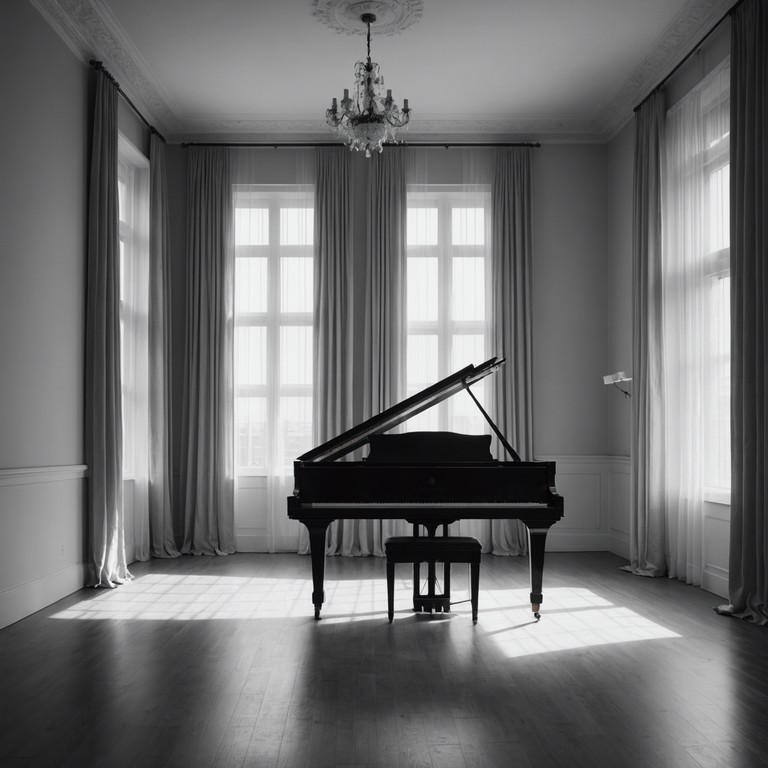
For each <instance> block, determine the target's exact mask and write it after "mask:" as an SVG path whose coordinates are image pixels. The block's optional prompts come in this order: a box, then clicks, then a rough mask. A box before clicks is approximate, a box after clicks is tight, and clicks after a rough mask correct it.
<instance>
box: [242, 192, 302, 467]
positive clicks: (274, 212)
mask: <svg viewBox="0 0 768 768" xmlns="http://www.w3.org/2000/svg"><path fill="white" fill-rule="evenodd" d="M313 205H314V204H313V197H312V191H311V189H306V188H303V187H297V186H292V187H284V186H271V187H256V186H236V187H235V189H234V217H235V221H234V231H235V439H236V453H235V461H236V466H237V470H238V472H239V473H240V474H280V473H282V472H285V471H286V470H287V469H289V468H291V467H292V464H293V460H294V459H295V458H296V457H297V456H299V455H300V454H302V453H303V452H304V451H306V450H308V449H309V448H311V446H312V373H313V360H312V348H313V338H312V309H313V269H314V260H313V236H314V231H313V230H314V208H313Z"/></svg>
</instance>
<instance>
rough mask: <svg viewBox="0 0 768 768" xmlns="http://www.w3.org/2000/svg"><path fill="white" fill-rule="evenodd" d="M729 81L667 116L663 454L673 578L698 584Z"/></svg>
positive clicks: (711, 440)
mask: <svg viewBox="0 0 768 768" xmlns="http://www.w3.org/2000/svg"><path fill="white" fill-rule="evenodd" d="M729 77H730V72H729V66H728V62H727V61H726V62H725V63H724V64H723V65H721V66H720V67H718V69H716V70H715V71H714V72H713V73H712V74H711V75H709V76H708V77H706V78H705V79H704V80H703V81H702V82H701V83H700V84H699V85H698V86H697V87H696V88H694V89H693V91H691V92H690V93H689V94H688V95H687V96H686V97H685V98H684V99H682V100H681V101H680V102H678V103H677V104H676V105H674V106H673V107H672V108H671V109H670V110H669V112H668V113H667V125H666V145H667V150H666V158H667V160H666V170H667V177H666V195H665V206H664V214H665V227H664V244H663V258H662V273H661V281H662V286H663V287H662V304H663V375H664V385H663V389H664V401H663V411H664V414H663V421H664V425H665V429H664V443H663V445H658V446H657V447H656V449H655V450H659V451H661V454H662V456H663V457H664V461H665V467H664V478H665V496H666V503H665V507H666V518H667V519H666V530H667V547H668V553H669V557H668V563H667V566H668V573H669V575H670V576H671V577H673V578H679V579H681V580H684V581H686V582H688V583H690V584H694V585H700V584H701V577H702V569H703V565H704V552H703V547H704V537H703V504H704V499H703V491H704V486H705V484H711V483H712V482H713V480H714V478H713V477H712V476H711V475H710V476H709V477H707V475H706V474H705V468H706V467H707V463H708V457H707V455H706V454H707V451H708V450H709V451H711V450H712V449H713V447H714V446H715V445H716V443H717V440H716V431H715V429H716V427H717V423H716V414H717V410H718V402H717V401H718V397H717V393H712V394H710V392H708V389H709V388H711V387H716V386H717V385H718V380H719V379H722V378H723V376H722V354H723V351H722V349H720V348H719V347H720V344H719V342H720V334H719V333H718V329H717V325H716V324H713V321H715V320H716V319H717V316H718V314H721V315H722V314H725V315H726V317H727V306H726V307H725V308H724V309H725V313H723V312H722V309H723V308H722V307H720V308H718V299H719V295H720V293H721V292H722V286H723V281H724V280H725V281H726V284H727V272H728V256H727V245H728V237H727V234H728V221H727V218H728V214H729V211H728V205H727V194H728V188H727V183H726V184H725V185H724V184H723V180H724V179H727V141H728V123H729V118H728V108H729V107H728V88H729ZM723 158H725V165H724V159H723ZM723 195H725V198H726V199H725V200H723V199H722V198H723ZM724 203H725V204H724ZM719 310H720V311H719ZM726 335H727V328H726ZM725 378H726V379H727V367H726V370H725ZM726 394H727V393H726ZM713 417H714V418H715V421H714V422H713ZM713 428H714V429H713Z"/></svg>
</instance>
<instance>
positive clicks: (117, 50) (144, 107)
mask: <svg viewBox="0 0 768 768" xmlns="http://www.w3.org/2000/svg"><path fill="white" fill-rule="evenodd" d="M30 2H31V3H32V4H33V5H34V6H35V8H37V10H38V11H39V12H40V13H41V14H42V16H43V18H45V19H46V21H48V23H49V24H50V25H51V27H53V29H54V30H55V31H56V32H57V33H58V34H59V36H60V37H61V38H62V39H63V40H64V42H65V43H66V44H67V45H68V46H69V48H70V49H71V50H72V51H73V52H74V53H75V55H76V56H77V57H78V58H79V59H80V60H81V61H83V62H85V63H88V62H89V61H90V60H91V59H98V60H100V61H103V63H104V66H105V68H106V69H107V70H108V71H109V72H110V74H112V75H113V76H114V78H115V79H116V80H117V82H118V83H119V85H120V88H121V89H122V90H123V91H124V92H125V93H126V94H127V95H128V96H129V98H130V99H131V100H132V101H134V102H135V103H136V105H137V106H138V107H139V108H140V109H141V111H142V113H144V116H145V117H146V118H147V120H148V121H149V122H150V123H152V124H154V125H155V127H156V128H157V129H158V130H159V131H161V132H164V131H165V132H170V131H171V129H175V130H177V131H179V130H181V125H182V124H181V122H180V120H179V118H178V117H177V112H178V111H177V112H176V113H174V111H173V109H172V100H171V99H170V97H169V95H168V94H167V93H166V92H165V91H164V90H163V88H162V86H161V85H160V83H159V82H158V80H157V79H156V78H155V77H154V76H153V75H152V74H151V71H150V69H149V67H148V66H147V64H146V62H145V61H144V60H143V58H142V57H141V54H140V53H139V52H138V50H137V49H136V48H135V46H134V45H133V44H132V43H131V42H130V39H129V38H128V36H127V35H126V34H125V32H124V31H123V29H122V27H120V25H119V24H118V22H117V20H116V19H115V17H114V16H113V14H112V13H111V11H110V10H109V8H107V6H106V5H105V4H104V3H103V2H102V0H30Z"/></svg>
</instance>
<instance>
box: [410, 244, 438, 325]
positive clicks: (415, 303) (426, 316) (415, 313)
mask: <svg viewBox="0 0 768 768" xmlns="http://www.w3.org/2000/svg"><path fill="white" fill-rule="evenodd" d="M406 263H407V270H408V276H407V278H406V291H407V307H408V309H407V312H408V322H409V323H410V322H414V321H424V320H427V321H436V320H437V289H438V285H437V259H436V258H419V257H409V258H408V259H407V261H406Z"/></svg>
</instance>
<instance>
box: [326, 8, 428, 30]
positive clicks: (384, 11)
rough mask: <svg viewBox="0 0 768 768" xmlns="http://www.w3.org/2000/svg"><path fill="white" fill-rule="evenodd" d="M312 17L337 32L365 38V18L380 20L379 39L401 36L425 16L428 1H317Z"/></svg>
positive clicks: (376, 27)
mask: <svg viewBox="0 0 768 768" xmlns="http://www.w3.org/2000/svg"><path fill="white" fill-rule="evenodd" d="M314 3H315V9H314V10H313V11H312V15H313V16H314V17H315V18H316V19H317V20H318V21H322V22H323V24H326V25H327V26H329V27H330V28H331V29H332V30H334V31H335V32H338V33H340V34H343V35H364V34H366V32H367V27H366V24H365V23H364V22H362V21H361V17H362V16H363V15H365V14H373V15H374V16H375V17H376V26H375V31H376V35H377V36H378V35H385V36H389V35H397V34H399V33H400V32H402V31H403V30H404V29H408V27H410V26H411V25H412V24H415V23H416V22H417V21H418V20H419V19H420V18H421V16H422V14H423V12H424V0H314Z"/></svg>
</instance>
